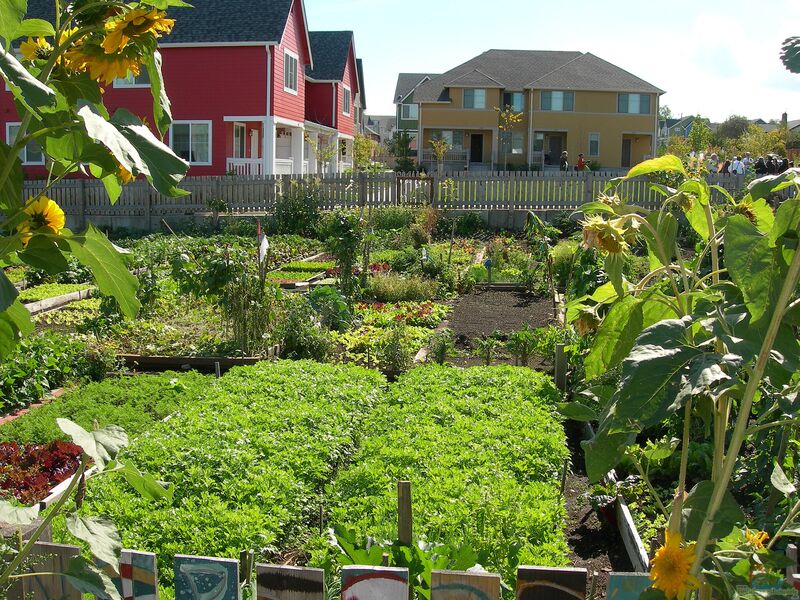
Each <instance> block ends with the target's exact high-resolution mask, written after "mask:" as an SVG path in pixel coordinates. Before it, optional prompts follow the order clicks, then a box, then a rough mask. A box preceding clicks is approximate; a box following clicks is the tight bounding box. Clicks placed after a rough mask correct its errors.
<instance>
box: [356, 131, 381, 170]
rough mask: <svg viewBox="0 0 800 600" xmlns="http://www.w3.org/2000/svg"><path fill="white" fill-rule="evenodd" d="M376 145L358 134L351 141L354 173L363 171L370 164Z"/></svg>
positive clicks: (371, 140) (373, 141)
mask: <svg viewBox="0 0 800 600" xmlns="http://www.w3.org/2000/svg"><path fill="white" fill-rule="evenodd" d="M377 146H378V144H376V143H375V140H373V139H370V138H368V137H367V136H365V135H361V134H358V135H357V136H356V138H355V140H353V166H354V167H355V170H356V171H365V170H366V169H367V168H368V167H369V165H370V163H371V162H372V155H373V153H374V152H375V148H376V147H377Z"/></svg>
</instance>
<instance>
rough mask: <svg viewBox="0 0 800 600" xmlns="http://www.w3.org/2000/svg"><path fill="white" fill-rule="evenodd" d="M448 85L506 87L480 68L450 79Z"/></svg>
mask: <svg viewBox="0 0 800 600" xmlns="http://www.w3.org/2000/svg"><path fill="white" fill-rule="evenodd" d="M447 85H448V86H449V87H488V88H492V87H500V88H502V87H504V86H503V84H502V83H500V82H499V81H497V80H496V79H494V78H493V77H489V76H488V75H487V74H486V73H484V72H483V71H481V70H480V69H475V70H474V71H470V72H469V73H464V74H463V75H458V76H457V77H455V78H454V79H451V80H450V81H448V82H447Z"/></svg>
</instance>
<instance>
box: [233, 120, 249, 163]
mask: <svg viewBox="0 0 800 600" xmlns="http://www.w3.org/2000/svg"><path fill="white" fill-rule="evenodd" d="M246 137H247V129H246V128H245V125H244V123H234V124H233V158H244V157H245V145H246V141H245V138H246Z"/></svg>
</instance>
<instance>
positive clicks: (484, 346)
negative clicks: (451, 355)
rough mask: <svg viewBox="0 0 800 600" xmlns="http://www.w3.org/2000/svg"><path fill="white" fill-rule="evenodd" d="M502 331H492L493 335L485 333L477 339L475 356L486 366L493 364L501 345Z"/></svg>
mask: <svg viewBox="0 0 800 600" xmlns="http://www.w3.org/2000/svg"><path fill="white" fill-rule="evenodd" d="M501 335H502V334H501V332H500V331H494V332H492V335H485V336H483V337H480V338H476V339H475V342H474V343H475V356H477V357H479V358H480V359H481V360H482V361H483V364H484V366H486V367H488V366H490V365H491V364H492V361H493V360H494V357H495V354H497V349H498V348H499V347H500V346H501V344H502V342H501V340H500V336H501Z"/></svg>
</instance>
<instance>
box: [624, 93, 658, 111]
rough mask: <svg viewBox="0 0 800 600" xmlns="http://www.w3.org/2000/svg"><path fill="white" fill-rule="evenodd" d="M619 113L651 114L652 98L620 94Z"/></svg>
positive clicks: (645, 95) (641, 95)
mask: <svg viewBox="0 0 800 600" xmlns="http://www.w3.org/2000/svg"><path fill="white" fill-rule="evenodd" d="M617 112H620V113H627V114H633V115H649V114H650V96H648V95H647V94H620V95H619V97H618V100H617Z"/></svg>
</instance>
